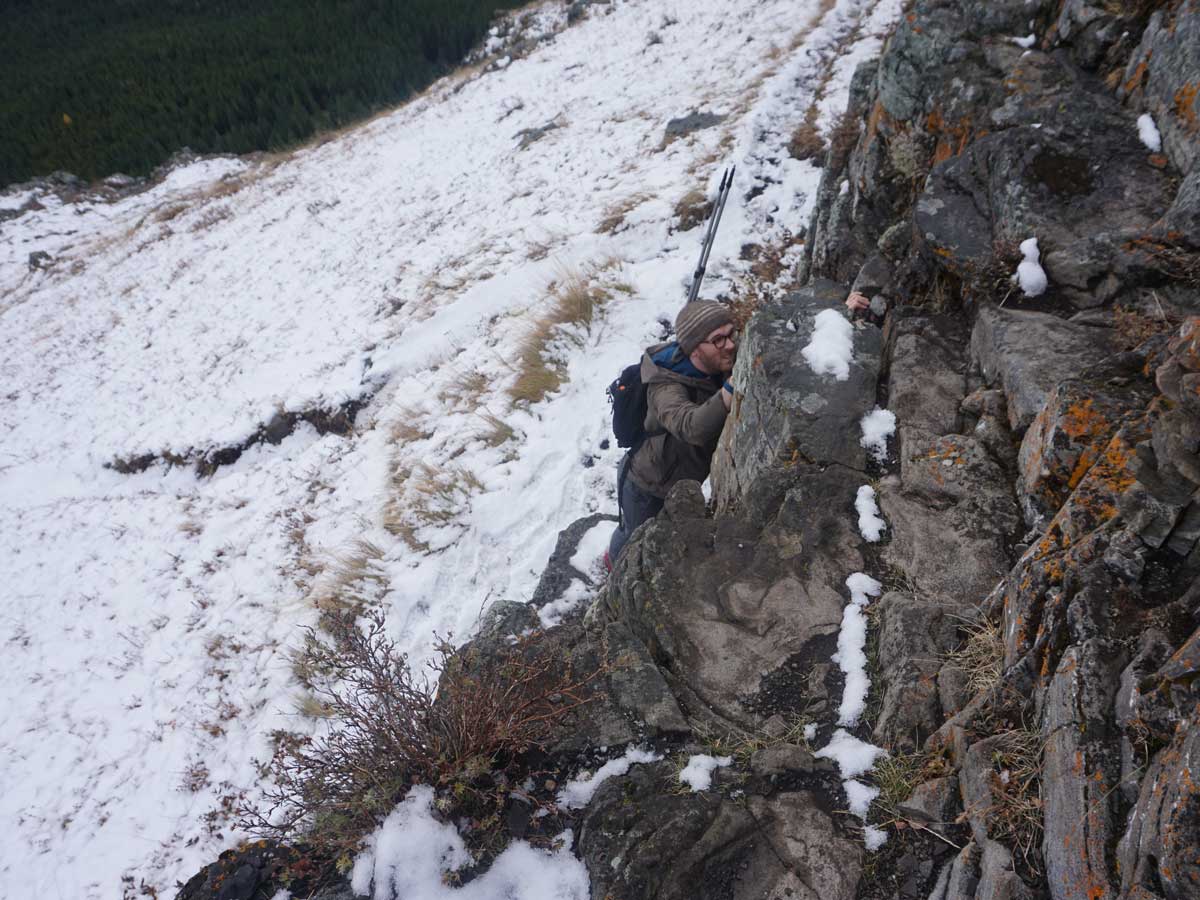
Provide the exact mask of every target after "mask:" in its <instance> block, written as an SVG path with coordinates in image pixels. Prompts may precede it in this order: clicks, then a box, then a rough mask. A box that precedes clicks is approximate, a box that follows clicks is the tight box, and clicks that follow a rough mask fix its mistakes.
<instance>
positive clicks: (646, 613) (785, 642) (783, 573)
mask: <svg viewBox="0 0 1200 900" xmlns="http://www.w3.org/2000/svg"><path fill="white" fill-rule="evenodd" d="M861 483H862V482H861V476H859V475H857V473H853V472H850V471H848V470H846V469H842V468H840V467H836V466H832V467H830V468H829V469H827V470H825V471H824V472H809V473H808V474H806V475H805V476H803V477H802V478H801V479H800V480H799V482H798V483H797V485H796V486H795V487H794V488H793V489H792V491H791V492H789V495H788V497H787V498H785V501H784V503H783V504H782V505H781V506H780V509H779V513H778V514H777V515H776V516H775V517H774V519H773V520H768V521H767V522H766V523H763V522H761V521H759V522H754V523H747V522H745V521H744V520H741V519H738V518H734V517H725V518H723V519H722V518H718V519H716V520H712V519H704V518H694V517H691V516H684V517H682V518H674V517H672V516H671V515H670V514H669V511H670V509H671V503H670V502H668V504H667V507H666V509H665V510H664V513H662V514H660V515H659V516H658V517H656V518H655V519H654V520H653V521H652V522H650V523H648V524H647V525H646V526H644V527H643V528H642V529H639V531H638V532H637V534H636V535H635V536H634V537H633V539H632V540H631V541H630V544H629V547H630V550H629V551H627V552H625V553H623V554H622V558H621V560H620V561H619V563H618V567H617V570H616V572H615V573H614V574H613V576H612V577H610V579H609V581H608V584H607V587H606V590H605V593H604V594H603V596H602V600H601V602H600V604H601V605H600V607H599V608H598V609H597V610H596V611H595V614H594V615H593V619H594V620H597V619H604V620H608V621H623V622H625V623H626V624H627V625H628V626H629V628H630V630H631V631H632V632H633V633H634V634H635V635H637V637H638V638H639V639H640V640H641V641H642V642H643V643H644V644H645V645H646V646H647V648H648V649H649V650H650V652H651V654H652V655H653V657H654V659H655V660H656V661H657V662H658V664H659V666H660V667H663V668H666V669H669V670H670V671H671V673H672V675H673V677H675V678H677V679H679V680H680V681H681V682H682V683H683V684H684V685H686V687H687V689H688V690H689V691H691V692H693V693H694V694H695V695H696V696H697V697H698V698H699V699H700V701H701V702H703V703H704V704H705V705H706V706H707V707H709V708H711V709H713V710H715V711H717V713H718V714H719V715H722V716H724V717H726V718H730V719H733V720H734V721H739V722H742V723H745V724H748V725H749V724H755V723H756V722H757V721H760V720H759V719H758V715H757V712H756V711H755V708H754V705H755V704H754V698H755V696H756V695H757V694H758V693H759V691H760V688H761V687H762V684H763V680H764V678H765V677H766V676H768V675H770V674H771V673H773V672H775V671H776V670H779V669H781V668H782V667H784V665H785V663H787V661H788V660H789V659H792V658H795V657H797V656H803V657H805V658H807V659H810V660H811V661H812V662H816V661H828V656H829V652H830V648H829V645H830V642H831V641H832V640H834V635H836V633H837V631H838V629H839V627H840V624H841V618H842V609H843V607H844V605H845V603H846V588H845V585H844V582H845V579H846V575H847V574H848V573H849V572H852V571H855V570H856V568H861V566H862V555H861V552H860V549H859V548H860V546H861V538H860V536H859V535H858V533H857V530H856V529H855V526H854V522H855V520H854V518H853V517H852V515H851V510H852V509H853V501H854V495H855V492H856V490H857V487H858V485H859V484H861ZM693 485H694V483H693ZM681 490H685V488H684V487H683V486H682V485H677V486H676V487H675V488H674V489H673V492H672V493H673V494H674V493H675V492H676V491H681ZM697 490H698V486H697ZM773 711H781V710H773Z"/></svg>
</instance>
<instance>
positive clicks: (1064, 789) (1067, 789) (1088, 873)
mask: <svg viewBox="0 0 1200 900" xmlns="http://www.w3.org/2000/svg"><path fill="white" fill-rule="evenodd" d="M1123 656H1124V654H1123V652H1122V650H1121V648H1120V646H1119V645H1115V644H1113V643H1111V642H1108V641H1103V640H1092V641H1087V642H1085V643H1083V644H1082V645H1080V646H1077V647H1071V648H1070V649H1068V650H1067V651H1066V652H1065V653H1064V654H1063V656H1062V659H1061V660H1060V662H1059V664H1058V669H1057V671H1056V672H1055V673H1054V678H1053V680H1052V681H1051V683H1050V687H1049V689H1048V691H1047V693H1046V701H1045V712H1044V716H1043V725H1042V733H1043V735H1044V736H1045V740H1046V745H1045V749H1044V751H1043V773H1042V785H1043V790H1042V800H1043V804H1044V806H1043V809H1044V811H1045V838H1044V841H1043V850H1042V853H1043V856H1044V857H1045V860H1046V878H1047V883H1048V885H1049V887H1050V895H1051V896H1052V897H1053V898H1055V900H1091V898H1093V897H1098V896H1111V895H1112V894H1113V893H1114V887H1115V885H1114V884H1113V883H1112V877H1111V874H1110V873H1111V872H1112V871H1113V870H1114V865H1113V864H1114V862H1115V860H1114V859H1113V858H1112V852H1111V851H1112V848H1113V847H1114V846H1115V843H1116V840H1115V839H1116V837H1117V834H1118V833H1119V827H1118V825H1117V822H1116V818H1115V817H1116V813H1117V808H1118V802H1117V798H1118V796H1119V795H1118V793H1117V791H1116V788H1117V787H1118V785H1119V784H1120V779H1121V764H1120V756H1119V750H1118V742H1117V741H1116V740H1115V738H1116V729H1115V725H1114V723H1113V722H1112V708H1113V697H1114V695H1115V693H1116V690H1117V686H1118V679H1119V675H1120V671H1121V668H1122V667H1123V665H1124V662H1125V661H1124V659H1123Z"/></svg>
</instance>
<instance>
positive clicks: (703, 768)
mask: <svg viewBox="0 0 1200 900" xmlns="http://www.w3.org/2000/svg"><path fill="white" fill-rule="evenodd" d="M732 763H733V757H732V756H708V755H706V754H703V753H698V754H696V755H695V756H693V757H692V758H691V759H689V760H688V762H687V765H686V766H684V767H683V769H681V770H680V772H679V781H680V783H681V784H686V785H687V786H688V787H690V788H691V789H692V791H693V792H695V791H707V790H708V789H709V788H710V787H712V776H713V772H715V771H716V770H717V769H718V768H724V767H725V766H728V765H730V764H732Z"/></svg>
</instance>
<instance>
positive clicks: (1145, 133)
mask: <svg viewBox="0 0 1200 900" xmlns="http://www.w3.org/2000/svg"><path fill="white" fill-rule="evenodd" d="M1137 127H1138V137H1139V138H1141V140H1142V143H1143V144H1145V145H1146V149H1147V150H1149V151H1150V152H1151V153H1159V152H1160V151H1161V150H1162V135H1160V134H1159V133H1158V126H1157V125H1155V124H1154V116H1152V115H1150V113H1142V114H1141V115H1140V116H1138V120H1137Z"/></svg>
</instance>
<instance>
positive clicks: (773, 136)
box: [0, 0, 900, 900]
mask: <svg viewBox="0 0 1200 900" xmlns="http://www.w3.org/2000/svg"><path fill="white" fill-rule="evenodd" d="M899 6H900V4H899V3H898V2H896V0H881V2H878V3H872V2H869V0H835V2H829V0H821V2H820V3H818V2H817V0H809V2H800V3H796V2H794V0H764V2H759V3H754V4H747V3H741V2H735V0H716V2H713V3H709V4H702V5H687V4H681V3H678V2H674V0H663V2H654V3H651V2H645V0H637V2H634V0H616V2H614V3H613V4H611V5H604V6H593V7H592V8H591V12H590V13H589V15H588V16H587V17H586V18H585V19H584V21H582V22H581V23H579V24H578V25H576V26H574V27H572V28H569V29H567V30H565V31H561V32H560V33H557V34H554V35H551V36H550V38H549V39H548V40H546V41H544V42H541V43H540V44H537V49H535V50H533V51H532V52H530V53H529V54H528V55H527V56H524V57H523V58H512V59H510V60H509V61H508V63H507V64H506V65H504V66H502V67H499V68H495V69H493V68H489V67H488V66H486V65H483V64H481V65H479V66H477V67H475V68H473V69H471V70H469V71H465V72H463V73H460V74H458V75H456V76H453V77H451V78H448V79H446V80H445V81H443V82H441V83H439V84H438V85H435V86H433V87H432V88H431V89H429V90H428V91H426V92H425V94H423V95H422V96H421V97H420V98H418V99H416V100H414V101H413V102H412V103H410V104H408V105H406V106H404V107H402V108H400V109H398V110H395V111H392V112H389V113H385V114H382V115H379V116H377V117H375V118H374V119H372V120H371V121H370V122H368V123H365V124H364V125H362V126H360V127H357V128H351V129H346V130H344V131H343V132H342V133H340V134H335V135H330V136H327V139H324V140H322V141H320V142H315V143H314V144H313V145H311V146H308V147H306V148H303V149H302V150H300V151H298V152H296V153H293V154H278V155H274V156H272V157H268V158H263V159H231V158H222V159H211V160H204V161H200V162H197V163H195V164H193V165H189V166H186V167H183V168H179V169H176V170H175V171H173V172H171V173H170V174H169V175H168V176H167V177H166V178H165V179H164V181H163V182H162V183H160V184H158V185H155V186H154V187H152V188H151V189H149V190H147V191H144V192H142V193H140V194H138V195H136V196H132V197H129V198H127V199H124V200H121V201H119V202H116V203H111V204H109V203H102V202H97V201H94V200H83V201H80V202H77V203H71V204H65V203H63V202H62V201H60V200H59V199H58V198H57V197H56V196H55V195H53V194H50V193H46V192H34V194H33V195H28V196H25V195H23V196H20V197H18V196H16V195H15V194H14V195H7V196H4V197H2V198H0V204H2V205H3V206H4V207H5V208H21V207H25V206H26V204H27V202H28V201H30V200H35V199H36V200H37V202H38V204H39V205H40V206H41V208H40V209H37V208H29V209H28V210H27V211H26V212H24V213H22V214H21V215H20V217H18V218H16V219H12V220H8V221H6V222H4V223H3V224H2V225H0V361H2V362H0V374H2V376H3V381H4V384H5V388H4V397H5V399H4V403H3V404H0V560H2V561H3V562H4V565H5V574H6V584H7V585H8V587H7V590H6V592H5V603H4V614H5V618H4V627H5V632H6V633H5V637H6V643H5V651H6V659H5V664H6V678H5V680H4V686H3V688H0V691H2V693H0V709H2V710H3V712H2V713H0V716H2V719H0V721H2V724H3V726H4V727H3V728H2V729H0V758H2V759H3V771H4V776H5V777H4V787H5V790H4V792H3V797H2V798H0V811H2V815H3V819H4V821H5V822H7V823H11V824H10V828H9V829H8V831H7V833H6V838H7V840H6V841H5V844H4V847H3V849H2V850H0V895H4V896H10V895H11V896H17V895H24V894H48V895H50V896H70V897H73V898H81V900H91V898H103V900H107V898H110V897H117V896H120V894H121V890H122V888H121V884H122V882H121V879H122V877H123V876H126V877H128V878H130V879H132V881H133V883H135V884H139V885H140V884H141V883H143V882H144V883H145V884H146V885H147V887H148V888H149V889H153V890H157V891H158V892H159V896H161V897H164V898H167V897H169V896H171V894H172V891H173V887H172V886H173V885H174V883H175V882H176V881H177V880H181V879H186V878H187V877H188V876H190V875H191V874H192V873H193V872H194V871H195V870H196V869H197V868H198V867H199V866H200V865H201V864H203V863H206V862H208V861H210V860H211V859H212V858H214V857H215V856H216V854H217V853H218V852H219V851H220V850H221V849H223V848H224V847H227V846H230V845H232V844H233V843H235V842H236V841H237V840H238V839H239V838H240V837H241V835H239V834H238V833H237V832H236V831H235V830H234V829H233V828H231V827H230V824H229V823H228V821H226V820H224V819H223V818H222V817H221V815H220V814H219V810H220V808H221V807H222V801H223V798H226V797H228V796H230V795H232V794H235V793H236V792H237V791H239V790H241V789H243V788H246V787H249V786H251V785H253V784H254V781H255V779H256V769H255V766H254V762H253V761H254V759H255V757H258V758H264V757H265V756H266V755H267V753H268V748H267V741H266V735H267V733H268V732H269V731H270V730H272V729H274V728H291V729H301V730H303V729H306V728H319V727H320V724H319V723H314V722H310V721H308V720H307V719H306V718H304V717H301V716H297V715H296V714H295V712H294V708H295V706H296V705H297V686H296V684H295V682H294V680H293V676H292V672H291V658H292V654H291V651H292V650H293V649H294V647H295V645H296V643H297V642H298V640H299V635H298V629H297V626H299V625H302V624H312V623H314V622H315V620H316V616H317V607H318V602H319V603H320V604H322V605H329V604H343V603H346V602H349V603H351V604H360V603H365V604H370V605H378V606H381V607H383V608H385V609H386V610H387V613H388V622H389V627H390V629H391V631H392V633H393V635H394V636H395V637H396V639H397V641H398V643H399V646H400V649H401V650H404V651H406V652H408V653H409V654H410V661H411V662H412V664H413V665H414V666H417V667H419V666H420V665H421V664H422V662H423V661H425V660H427V659H429V658H430V655H431V643H432V642H431V634H432V632H433V631H435V630H436V631H438V632H440V633H441V634H443V635H445V634H452V635H453V636H454V638H455V639H456V640H461V639H464V638H466V637H467V636H469V634H470V633H471V630H472V628H473V627H474V625H475V623H476V621H477V617H478V616H479V614H480V612H481V611H482V610H484V609H486V607H487V606H488V605H489V604H491V603H493V602H495V601H496V600H499V599H516V600H519V599H523V598H528V597H529V596H530V595H531V594H532V592H533V589H534V586H535V585H536V583H537V578H538V575H539V573H540V571H541V569H542V567H543V566H544V564H545V561H546V559H547V558H548V556H549V554H550V552H551V550H552V548H553V546H554V541H555V537H556V533H557V531H558V530H559V529H560V528H562V527H564V526H565V525H567V524H569V523H570V522H571V521H573V520H574V519H576V518H578V517H579V516H581V515H586V514H589V513H592V512H596V511H601V510H603V511H612V510H613V509H614V508H615V503H614V500H613V496H612V494H613V481H614V476H613V473H614V469H615V465H616V462H617V460H618V458H619V456H620V451H619V450H618V449H617V448H615V447H614V446H610V447H609V448H608V449H607V450H605V449H601V448H600V442H601V440H603V439H604V438H606V437H609V419H608V408H607V405H606V402H605V397H604V387H605V386H606V385H607V384H608V383H609V382H610V381H611V380H612V378H613V377H614V376H615V375H616V373H617V372H618V371H620V369H621V368H622V367H623V366H624V365H626V364H628V362H630V361H632V360H635V359H636V358H637V356H638V353H639V352H640V350H641V348H642V347H644V346H645V345H647V344H649V343H650V342H651V340H653V337H654V335H655V334H656V333H657V332H658V325H657V320H658V319H660V318H666V319H672V318H673V317H674V315H675V313H676V311H677V309H678V306H679V305H680V302H681V300H682V298H683V296H684V293H685V291H686V285H687V283H688V281H689V278H690V273H691V270H692V267H693V266H694V265H695V260H696V253H697V251H698V249H699V240H700V229H698V228H696V229H692V230H691V231H687V232H677V231H674V230H673V225H674V224H675V222H674V216H673V203H674V201H675V200H676V199H677V198H680V197H683V196H686V195H687V194H688V192H690V191H693V190H696V189H702V190H703V191H704V192H705V193H706V194H708V195H711V193H712V191H713V189H714V187H715V184H716V181H717V180H718V179H719V177H720V172H721V170H722V168H723V167H724V166H726V165H728V164H731V163H736V164H737V179H736V184H735V189H734V192H733V197H734V198H735V199H732V200H731V201H730V205H729V206H728V208H727V209H726V211H725V216H724V220H723V222H722V226H721V232H720V235H719V236H718V239H717V243H716V246H715V247H714V249H713V253H712V258H711V260H710V263H709V269H708V271H709V275H708V278H707V280H706V283H705V291H704V293H705V295H706V296H713V295H715V294H717V293H719V292H721V291H727V290H729V288H730V285H731V284H732V283H733V282H734V280H735V279H738V278H741V277H743V276H744V275H745V272H746V271H747V268H748V264H747V263H744V262H741V261H740V260H739V258H738V257H739V250H740V248H741V246H742V245H743V244H745V243H751V242H753V243H759V244H762V245H764V246H766V245H771V244H772V243H778V242H780V241H782V240H783V238H784V234H785V231H788V232H791V233H793V234H795V233H799V232H800V231H801V229H802V228H803V227H804V226H805V225H806V224H807V222H808V217H809V213H810V212H811V208H812V197H813V195H814V194H815V192H816V186H817V183H818V180H819V176H820V171H819V170H818V169H816V168H814V167H813V166H812V165H811V163H809V162H807V161H800V160H795V159H792V158H790V157H789V156H788V154H787V152H786V145H787V142H788V140H789V138H790V136H791V134H792V133H793V131H794V130H795V129H796V127H797V126H798V125H800V124H801V123H802V122H803V121H804V116H805V112H806V111H807V110H808V109H809V107H810V106H811V105H812V104H813V102H814V95H813V85H814V84H815V83H818V82H819V81H820V80H821V76H822V73H825V72H827V71H832V72H833V76H832V78H831V79H830V80H829V81H828V83H827V86H826V90H825V93H824V95H823V97H822V98H821V103H820V109H821V116H820V117H819V119H818V122H817V126H818V129H819V130H820V131H821V132H822V134H827V133H828V130H829V127H830V124H831V122H830V120H829V116H830V115H836V113H837V112H839V111H840V110H841V109H842V108H844V106H845V100H846V87H847V86H848V83H849V77H850V74H851V72H852V71H853V67H854V65H855V64H857V62H858V61H861V60H862V59H863V58H865V57H866V56H868V55H870V54H873V53H875V52H876V51H877V49H878V47H879V45H880V41H881V36H882V33H883V32H884V30H885V29H886V28H887V27H888V26H889V25H890V23H891V22H892V21H893V20H894V19H895V17H896V16H897V15H898V14H899ZM546 10H547V14H546V16H545V17H544V18H542V19H539V20H538V21H540V22H541V23H542V25H541V26H538V27H546V28H551V27H554V23H556V22H561V19H562V6H561V4H550V5H548V6H547V7H546ZM822 10H825V11H824V13H823V16H822V18H821V19H820V23H819V25H818V27H815V28H811V27H810V26H811V25H812V24H813V22H812V19H813V17H814V16H816V15H817V14H818V12H819V11H822ZM664 15H669V16H670V17H671V18H673V19H675V24H673V25H671V26H670V27H669V28H663V27H661V23H662V21H663V17H664ZM535 24H536V23H535ZM654 30H657V31H658V32H659V33H660V36H661V38H662V41H661V43H655V44H651V45H647V42H646V40H645V37H646V35H647V34H649V33H650V32H651V31H654ZM850 35H854V37H853V38H851V37H848V36H850ZM793 48H794V52H793ZM692 109H704V110H710V111H713V112H717V113H727V114H729V118H727V119H726V121H725V122H724V123H722V125H720V126H719V127H716V128H712V129H707V130H704V131H700V132H697V133H695V134H693V135H690V136H687V137H684V138H681V139H679V140H676V141H673V142H671V143H670V144H669V145H668V146H665V147H663V146H661V145H662V135H663V128H664V126H665V123H666V121H667V120H668V119H669V118H671V117H673V116H677V115H682V114H684V113H686V112H688V111H689V110H692ZM830 111H832V113H831V112H830ZM550 121H555V122H557V123H558V127H557V128H555V129H554V130H552V131H549V132H547V133H546V134H545V135H544V136H543V137H542V138H541V139H540V140H538V141H536V142H534V143H531V144H529V145H528V146H527V147H525V148H524V149H520V148H519V139H518V138H517V134H518V132H521V131H523V130H525V129H530V128H537V127H540V126H542V125H545V124H546V123H547V122H550ZM639 193H646V194H649V195H650V196H651V198H652V199H649V200H646V201H645V202H642V203H640V204H638V205H636V206H631V207H630V208H629V209H627V210H624V211H623V220H622V222H621V223H620V224H619V225H618V226H616V227H615V228H614V229H613V231H612V233H611V234H609V233H604V232H602V233H599V234H598V233H596V232H595V230H594V229H595V225H596V224H597V223H599V222H601V220H602V219H604V217H605V215H606V213H607V212H608V211H610V210H613V209H619V208H621V207H622V206H623V205H625V204H627V203H628V198H630V197H632V196H635V195H637V194H639ZM752 193H753V194H754V196H753V199H751V200H749V201H744V200H742V199H741V198H744V197H746V196H748V195H751V194H752ZM735 201H736V202H735ZM35 251H40V252H45V253H49V254H50V255H51V257H52V258H53V262H52V263H51V265H50V267H49V268H48V269H46V270H36V271H34V270H31V269H30V268H29V266H28V264H27V260H28V257H29V254H30V253H33V252H35ZM610 259H612V260H617V261H619V263H620V265H619V268H617V267H614V268H613V269H612V270H611V272H610V273H609V274H611V280H609V281H604V282H603V285H604V287H605V289H606V290H608V291H609V293H610V297H609V299H608V300H607V301H606V302H604V303H603V304H601V306H600V309H599V310H598V311H595V312H594V315H593V317H592V318H591V319H590V321H589V324H588V326H587V327H581V326H580V325H579V324H578V322H576V323H575V324H570V323H568V322H563V323H560V325H558V326H556V327H555V328H553V329H551V330H550V333H548V334H546V335H545V337H546V338H547V340H546V342H545V343H544V344H542V345H541V350H540V353H539V357H540V359H542V360H543V361H545V362H546V363H548V364H550V365H551V366H552V367H553V368H554V372H555V376H556V379H558V383H557V385H556V386H554V387H553V388H551V389H548V391H547V392H546V393H545V395H544V396H543V397H542V399H541V400H540V401H536V402H535V401H534V400H533V399H532V395H528V396H527V398H526V400H524V401H522V402H521V403H518V404H517V406H516V408H512V406H511V403H510V400H509V396H508V391H509V389H510V387H511V386H512V385H513V384H514V383H515V381H516V379H517V377H518V373H519V371H520V366H521V350H522V345H523V342H524V341H525V340H526V338H527V337H529V335H530V334H531V333H533V332H534V331H535V330H536V329H537V328H538V321H539V319H540V318H541V317H542V316H544V315H545V313H546V311H547V310H546V303H547V287H548V285H550V284H551V283H554V282H556V281H560V280H561V273H562V272H563V271H564V270H568V271H570V270H573V271H580V272H585V271H588V267H589V266H590V265H592V264H594V263H596V262H597V261H607V260H610ZM538 396H541V395H538ZM351 400H357V401H361V402H365V403H366V404H367V405H366V406H365V407H364V408H363V409H362V410H361V411H360V412H359V413H358V416H357V419H356V420H355V424H354V428H353V430H352V432H351V433H348V434H346V435H338V434H333V433H328V434H319V433H318V432H317V431H316V430H315V429H314V428H313V427H312V426H310V425H308V424H304V423H301V424H300V425H299V426H297V428H296V429H295V430H294V431H293V432H292V433H291V434H290V435H289V436H287V437H285V438H283V439H282V440H281V442H280V443H278V444H274V445H273V444H268V443H260V444H254V445H252V446H250V447H249V448H248V449H246V450H245V452H243V453H242V454H241V455H240V457H238V458H237V460H236V461H235V462H232V463H229V464H227V465H223V466H221V467H219V468H217V470H216V471H215V473H214V474H213V475H212V476H211V477H209V478H204V479H200V478H197V476H196V474H195V472H194V471H193V470H192V468H190V467H189V466H175V467H172V466H171V465H170V464H169V462H168V461H169V460H171V459H190V460H195V459H199V458H201V457H205V456H208V455H211V454H213V453H215V452H216V451H220V450H222V449H224V448H232V447H237V446H240V445H242V444H243V443H244V442H246V441H247V440H248V439H249V438H250V437H251V436H252V435H254V434H255V433H256V432H258V430H259V429H260V428H261V427H262V426H264V425H265V424H267V423H269V422H270V421H271V420H272V419H273V418H274V417H275V416H276V415H277V414H278V413H281V412H283V413H298V412H302V411H311V410H316V409H326V410H328V409H333V408H336V407H339V406H341V405H342V404H344V403H346V402H348V401H351ZM143 455H150V456H152V457H155V458H157V459H158V460H159V462H153V463H151V464H150V465H149V466H148V468H146V469H145V470H144V471H142V472H140V473H138V474H130V475H121V474H118V473H117V472H116V471H114V470H112V469H109V468H106V464H108V463H110V462H111V461H113V460H115V459H125V460H130V459H135V458H137V457H139V456H143ZM359 540H361V541H365V542H366V543H367V544H369V545H370V546H371V547H372V548H374V549H372V550H371V551H370V552H369V553H364V552H363V547H362V546H357V547H356V546H354V542H355V541H359ZM339 557H341V559H342V561H341V563H339V562H338V558H339ZM301 703H302V701H301ZM214 809H215V810H218V814H217V815H216V817H215V818H213V819H212V820H211V823H209V822H206V821H205V819H204V814H205V813H207V812H208V811H210V810H214ZM51 861H52V864H51Z"/></svg>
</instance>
